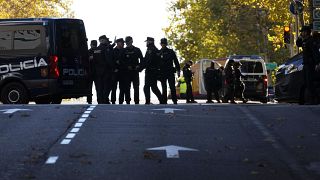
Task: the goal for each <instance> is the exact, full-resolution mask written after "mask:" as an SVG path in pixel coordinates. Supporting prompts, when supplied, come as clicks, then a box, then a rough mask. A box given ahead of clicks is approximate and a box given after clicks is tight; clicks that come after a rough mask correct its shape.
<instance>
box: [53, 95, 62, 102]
mask: <svg viewBox="0 0 320 180" xmlns="http://www.w3.org/2000/svg"><path fill="white" fill-rule="evenodd" d="M61 102H62V98H61V97H60V96H55V97H52V100H51V104H61Z"/></svg>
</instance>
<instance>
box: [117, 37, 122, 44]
mask: <svg viewBox="0 0 320 180" xmlns="http://www.w3.org/2000/svg"><path fill="white" fill-rule="evenodd" d="M119 42H122V43H124V40H123V38H119V39H117V40H116V43H119Z"/></svg>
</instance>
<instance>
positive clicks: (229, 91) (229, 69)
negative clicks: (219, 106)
mask: <svg viewBox="0 0 320 180" xmlns="http://www.w3.org/2000/svg"><path fill="white" fill-rule="evenodd" d="M233 65H234V60H232V59H231V60H229V62H228V64H227V65H226V68H225V69H224V73H225V81H226V94H225V96H224V100H223V101H224V102H226V103H227V102H229V100H230V102H231V103H232V104H236V102H235V101H234V83H235V74H234V68H233Z"/></svg>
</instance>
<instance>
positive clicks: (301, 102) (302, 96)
mask: <svg viewBox="0 0 320 180" xmlns="http://www.w3.org/2000/svg"><path fill="white" fill-rule="evenodd" d="M304 102H305V88H303V87H302V88H301V89H300V94H299V105H304Z"/></svg>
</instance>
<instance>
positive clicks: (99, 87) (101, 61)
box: [93, 35, 114, 104]
mask: <svg viewBox="0 0 320 180" xmlns="http://www.w3.org/2000/svg"><path fill="white" fill-rule="evenodd" d="M99 42H100V44H99V46H98V47H97V48H96V49H94V52H93V64H94V65H93V66H94V83H95V86H96V91H97V100H98V104H110V102H109V94H110V90H111V86H112V72H113V67H114V62H113V50H112V49H113V48H112V46H111V45H110V41H109V39H108V38H107V37H106V36H105V35H102V36H100V37H99Z"/></svg>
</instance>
